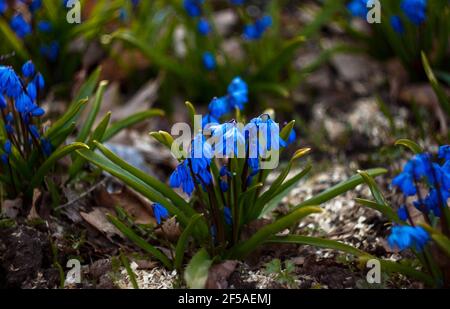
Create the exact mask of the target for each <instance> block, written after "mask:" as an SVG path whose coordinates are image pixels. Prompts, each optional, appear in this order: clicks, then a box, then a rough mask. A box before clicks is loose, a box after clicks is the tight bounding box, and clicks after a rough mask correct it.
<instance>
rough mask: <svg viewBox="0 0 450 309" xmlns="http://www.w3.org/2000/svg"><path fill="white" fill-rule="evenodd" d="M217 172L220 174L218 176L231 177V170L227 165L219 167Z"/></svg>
mask: <svg viewBox="0 0 450 309" xmlns="http://www.w3.org/2000/svg"><path fill="white" fill-rule="evenodd" d="M219 174H220V177H225V176H228V177H231V172H230V171H229V170H228V167H227V166H226V165H224V166H222V167H221V168H220V171H219Z"/></svg>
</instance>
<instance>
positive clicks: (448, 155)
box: [438, 145, 450, 161]
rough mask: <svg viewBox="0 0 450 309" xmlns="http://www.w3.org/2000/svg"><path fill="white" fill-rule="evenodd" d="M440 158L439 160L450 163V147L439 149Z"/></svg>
mask: <svg viewBox="0 0 450 309" xmlns="http://www.w3.org/2000/svg"><path fill="white" fill-rule="evenodd" d="M438 157H439V159H444V160H445V161H450V145H443V146H441V147H439V152H438Z"/></svg>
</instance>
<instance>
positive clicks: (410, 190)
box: [392, 171, 417, 196]
mask: <svg viewBox="0 0 450 309" xmlns="http://www.w3.org/2000/svg"><path fill="white" fill-rule="evenodd" d="M392 185H393V186H394V187H398V188H399V189H400V190H401V191H402V192H403V194H404V195H405V196H413V195H416V193H417V188H416V186H415V184H414V178H413V175H412V174H410V173H407V172H405V171H403V172H402V173H400V174H398V175H397V176H396V177H395V178H394V179H393V180H392Z"/></svg>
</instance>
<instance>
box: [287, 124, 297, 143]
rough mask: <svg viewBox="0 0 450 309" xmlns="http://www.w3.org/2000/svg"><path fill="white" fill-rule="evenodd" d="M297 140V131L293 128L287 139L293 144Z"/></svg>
mask: <svg viewBox="0 0 450 309" xmlns="http://www.w3.org/2000/svg"><path fill="white" fill-rule="evenodd" d="M296 140H297V133H296V132H295V129H294V128H292V130H291V133H289V137H288V140H287V144H288V145H291V144H293V143H294V142H295V141H296Z"/></svg>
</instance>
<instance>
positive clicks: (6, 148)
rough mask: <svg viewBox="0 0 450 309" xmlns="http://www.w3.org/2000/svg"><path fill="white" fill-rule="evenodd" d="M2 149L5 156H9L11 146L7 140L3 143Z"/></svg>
mask: <svg viewBox="0 0 450 309" xmlns="http://www.w3.org/2000/svg"><path fill="white" fill-rule="evenodd" d="M3 149H4V150H5V153H6V154H8V155H10V154H11V149H12V146H11V141H10V140H9V139H7V140H6V141H5V144H4V145H3Z"/></svg>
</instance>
